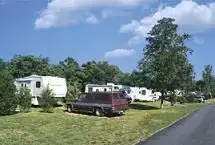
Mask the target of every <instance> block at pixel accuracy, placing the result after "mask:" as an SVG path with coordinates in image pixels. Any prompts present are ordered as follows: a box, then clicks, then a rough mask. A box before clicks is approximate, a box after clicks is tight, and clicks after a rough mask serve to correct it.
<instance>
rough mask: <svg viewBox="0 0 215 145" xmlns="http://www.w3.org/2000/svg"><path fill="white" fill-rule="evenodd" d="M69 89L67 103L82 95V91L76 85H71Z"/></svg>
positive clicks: (68, 86)
mask: <svg viewBox="0 0 215 145" xmlns="http://www.w3.org/2000/svg"><path fill="white" fill-rule="evenodd" d="M67 89H68V90H67V94H66V101H71V100H75V99H76V98H77V97H78V96H79V95H80V90H79V89H78V87H77V85H76V83H69V84H68V85H67Z"/></svg>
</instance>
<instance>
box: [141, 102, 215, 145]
mask: <svg viewBox="0 0 215 145" xmlns="http://www.w3.org/2000/svg"><path fill="white" fill-rule="evenodd" d="M138 145H215V106H214V105H209V106H206V107H203V108H201V109H199V110H198V111H196V112H195V113H193V114H192V115H190V116H189V117H187V118H186V119H184V120H181V121H180V122H178V123H176V124H175V125H173V126H171V127H169V128H168V129H165V130H163V131H161V132H159V133H158V134H156V135H154V136H152V137H150V138H149V139H147V140H146V141H142V142H140V143H138Z"/></svg>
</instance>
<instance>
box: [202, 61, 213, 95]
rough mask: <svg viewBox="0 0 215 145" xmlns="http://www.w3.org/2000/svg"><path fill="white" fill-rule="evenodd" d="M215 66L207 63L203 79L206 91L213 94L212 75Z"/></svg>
mask: <svg viewBox="0 0 215 145" xmlns="http://www.w3.org/2000/svg"><path fill="white" fill-rule="evenodd" d="M212 71H213V68H212V66H211V65H206V66H205V69H204V71H203V73H202V78H203V81H204V82H205V90H204V93H206V94H209V95H211V91H212V79H213V75H212Z"/></svg>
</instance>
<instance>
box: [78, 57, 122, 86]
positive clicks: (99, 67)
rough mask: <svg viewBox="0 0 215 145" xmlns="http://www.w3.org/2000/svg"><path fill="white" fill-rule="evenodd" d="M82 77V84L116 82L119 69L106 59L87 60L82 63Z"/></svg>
mask: <svg viewBox="0 0 215 145" xmlns="http://www.w3.org/2000/svg"><path fill="white" fill-rule="evenodd" d="M82 68H83V72H84V74H85V77H84V85H86V84H88V83H92V84H106V83H108V82H112V83H117V81H118V76H119V74H120V69H119V68H118V67H117V66H115V65H110V64H109V63H108V62H106V61H99V62H95V61H89V62H86V63H84V64H83V65H82Z"/></svg>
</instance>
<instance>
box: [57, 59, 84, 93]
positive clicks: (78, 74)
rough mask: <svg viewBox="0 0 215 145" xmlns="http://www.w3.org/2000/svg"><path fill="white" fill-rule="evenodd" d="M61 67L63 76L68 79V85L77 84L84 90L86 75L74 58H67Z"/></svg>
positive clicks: (61, 63)
mask: <svg viewBox="0 0 215 145" xmlns="http://www.w3.org/2000/svg"><path fill="white" fill-rule="evenodd" d="M60 67H61V68H62V70H63V76H64V77H65V78H66V80H67V83H68V84H70V85H71V84H76V85H77V87H78V88H79V89H81V90H83V85H82V84H83V78H84V73H83V71H82V69H81V67H80V66H79V64H78V62H77V61H75V59H73V58H72V57H67V58H66V59H65V60H64V61H61V62H60ZM59 69H60V68H59Z"/></svg>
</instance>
